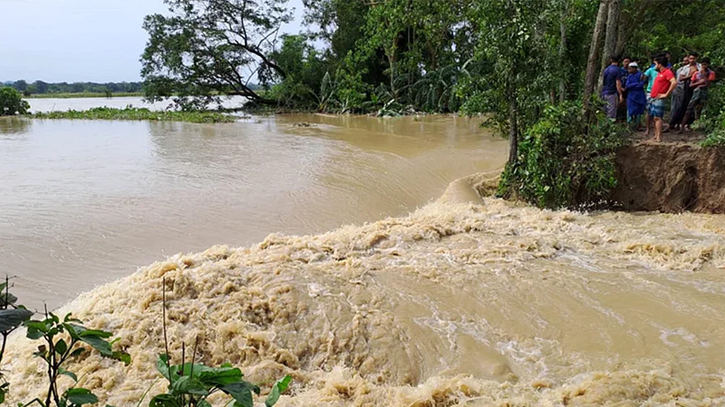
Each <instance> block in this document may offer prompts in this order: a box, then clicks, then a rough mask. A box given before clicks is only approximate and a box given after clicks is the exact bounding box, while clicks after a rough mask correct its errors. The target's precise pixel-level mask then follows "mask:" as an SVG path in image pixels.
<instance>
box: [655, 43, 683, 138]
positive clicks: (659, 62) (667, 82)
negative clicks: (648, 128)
mask: <svg viewBox="0 0 725 407" xmlns="http://www.w3.org/2000/svg"><path fill="white" fill-rule="evenodd" d="M667 63H668V62H667V58H665V57H660V58H657V59H656V60H655V70H657V77H656V78H655V82H654V85H652V93H651V94H650V96H651V97H652V102H651V103H650V107H649V115H650V117H653V118H654V120H655V137H654V141H656V142H658V143H659V142H661V141H662V118H663V117H664V116H665V99H667V98H668V97H670V94H671V93H672V91H673V90H674V89H675V87H676V86H677V79H675V74H673V73H672V70H670V69H668V68H667Z"/></svg>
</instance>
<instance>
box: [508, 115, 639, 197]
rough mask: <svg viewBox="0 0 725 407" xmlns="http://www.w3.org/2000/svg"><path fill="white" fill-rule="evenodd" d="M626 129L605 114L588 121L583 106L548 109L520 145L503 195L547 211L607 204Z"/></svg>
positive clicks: (615, 184)
mask: <svg viewBox="0 0 725 407" xmlns="http://www.w3.org/2000/svg"><path fill="white" fill-rule="evenodd" d="M624 134H625V131H624V129H623V128H622V127H620V126H618V125H616V124H614V123H612V122H611V121H609V120H608V119H607V118H606V117H604V114H603V113H602V112H601V111H598V112H596V115H595V117H594V118H593V119H592V121H591V122H590V123H587V122H586V121H585V119H584V117H583V115H582V106H581V104H580V103H574V102H567V103H563V104H561V105H553V106H548V107H547V108H546V109H545V111H544V114H543V117H542V118H541V119H540V120H539V121H538V122H536V123H535V124H534V125H533V126H532V127H530V128H529V129H528V130H527V131H526V132H525V134H524V137H523V139H522V140H521V141H520V142H519V151H518V153H519V155H518V163H517V164H516V165H514V166H507V168H506V170H505V171H504V174H503V176H502V179H501V184H500V185H499V195H500V196H504V197H508V198H519V199H523V200H524V201H527V202H529V203H532V204H534V205H537V206H539V207H543V208H561V207H570V208H579V207H583V206H591V205H596V204H599V203H601V202H602V201H605V200H607V199H608V197H609V193H610V192H611V191H612V190H613V189H614V188H615V187H616V186H617V179H616V168H615V162H614V159H615V155H616V150H617V148H619V147H621V146H622V145H624V140H625V138H624Z"/></svg>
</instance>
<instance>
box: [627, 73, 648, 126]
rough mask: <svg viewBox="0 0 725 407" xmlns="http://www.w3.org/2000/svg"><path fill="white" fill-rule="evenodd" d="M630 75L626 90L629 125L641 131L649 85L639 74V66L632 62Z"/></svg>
mask: <svg viewBox="0 0 725 407" xmlns="http://www.w3.org/2000/svg"><path fill="white" fill-rule="evenodd" d="M628 70H629V75H627V83H626V84H625V90H626V92H627V123H629V125H630V126H631V127H632V129H634V130H639V127H640V125H641V123H642V115H643V114H644V110H645V106H647V97H646V96H645V93H644V88H645V84H646V83H647V82H646V80H645V78H644V76H642V75H641V74H640V73H639V65H638V64H637V63H636V62H631V63H630V64H629V66H628Z"/></svg>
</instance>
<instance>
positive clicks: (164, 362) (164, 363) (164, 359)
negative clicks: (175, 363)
mask: <svg viewBox="0 0 725 407" xmlns="http://www.w3.org/2000/svg"><path fill="white" fill-rule="evenodd" d="M156 370H158V371H159V373H161V376H164V378H166V380H168V381H172V380H171V374H170V372H169V355H166V354H162V355H159V358H158V359H157V360H156Z"/></svg>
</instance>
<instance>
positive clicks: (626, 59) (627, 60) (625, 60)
mask: <svg viewBox="0 0 725 407" xmlns="http://www.w3.org/2000/svg"><path fill="white" fill-rule="evenodd" d="M630 62H632V58H630V57H622V66H623V67H625V68H627V67H629V64H630Z"/></svg>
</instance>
